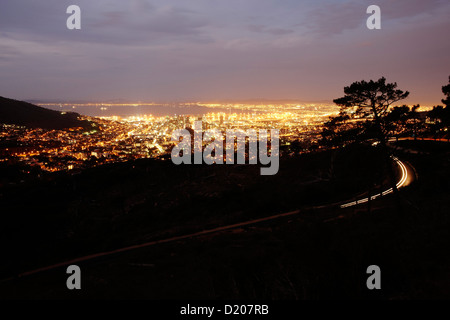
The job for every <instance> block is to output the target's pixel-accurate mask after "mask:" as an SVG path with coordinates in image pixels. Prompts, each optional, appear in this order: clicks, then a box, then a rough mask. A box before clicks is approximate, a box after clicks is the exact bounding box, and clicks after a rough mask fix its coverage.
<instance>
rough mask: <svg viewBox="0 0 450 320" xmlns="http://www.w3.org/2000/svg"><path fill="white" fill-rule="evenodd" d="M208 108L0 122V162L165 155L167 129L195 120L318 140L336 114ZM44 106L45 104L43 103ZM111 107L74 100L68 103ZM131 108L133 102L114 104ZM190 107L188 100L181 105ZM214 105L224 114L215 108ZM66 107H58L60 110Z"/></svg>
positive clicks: (47, 163) (76, 165)
mask: <svg viewBox="0 0 450 320" xmlns="http://www.w3.org/2000/svg"><path fill="white" fill-rule="evenodd" d="M195 105H201V106H203V107H207V108H208V109H210V112H208V113H206V114H203V115H189V114H184V115H172V116H159V117H156V116H153V115H151V114H143V115H142V114H141V115H133V116H128V117H121V116H114V115H113V116H102V117H90V116H80V119H81V120H87V121H90V122H92V123H93V124H94V127H95V128H96V129H92V130H91V131H85V130H84V129H83V128H71V129H69V130H46V129H41V128H36V129H32V128H26V127H21V126H17V125H7V124H3V125H2V127H1V133H0V134H1V136H0V137H1V139H2V140H3V141H5V142H6V143H7V144H8V145H9V147H7V148H4V149H2V153H3V154H2V158H1V161H2V162H18V163H22V164H26V165H30V166H37V167H39V168H40V169H41V170H43V171H51V172H53V171H61V170H75V169H83V168H87V167H91V166H97V165H100V164H105V163H113V162H123V161H127V160H133V159H139V158H164V156H165V155H167V154H169V153H170V150H171V149H172V147H173V146H174V143H175V142H173V141H171V136H172V132H173V131H174V130H176V129H180V128H181V129H183V128H192V127H193V123H194V121H195V120H202V121H203V126H204V128H203V129H204V130H206V129H214V128H215V129H219V130H220V131H222V132H225V131H226V130H227V129H241V130H247V129H260V128H261V129H278V130H280V141H281V145H282V146H283V145H284V146H289V145H290V143H292V142H293V141H301V142H303V143H307V144H314V143H317V141H318V139H319V135H320V132H321V130H322V124H323V123H324V121H326V120H327V119H328V118H329V117H330V116H332V115H335V114H336V113H337V108H336V107H335V106H326V105H320V106H318V105H315V104H312V105H302V106H300V105H246V104H233V105H230V104H223V105H222V104H195ZM44 106H47V105H44ZM92 106H100V108H101V109H100V110H107V108H108V107H111V105H104V104H82V105H81V104H78V105H76V106H75V105H72V104H70V105H67V106H64V108H71V107H78V108H79V107H92ZM115 106H116V107H117V106H120V107H123V108H133V107H134V106H136V105H130V104H128V105H122V104H120V105H115ZM184 107H185V108H186V109H187V110H189V107H190V104H184ZM215 108H220V109H221V110H223V109H227V110H229V112H214V111H215ZM65 112H66V111H61V113H65Z"/></svg>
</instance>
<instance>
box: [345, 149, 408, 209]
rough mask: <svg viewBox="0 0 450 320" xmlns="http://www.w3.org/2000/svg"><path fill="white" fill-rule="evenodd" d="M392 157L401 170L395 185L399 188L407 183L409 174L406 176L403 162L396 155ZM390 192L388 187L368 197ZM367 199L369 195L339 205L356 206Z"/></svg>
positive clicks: (406, 172) (372, 198) (391, 189)
mask: <svg viewBox="0 0 450 320" xmlns="http://www.w3.org/2000/svg"><path fill="white" fill-rule="evenodd" d="M392 159H393V160H394V161H395V162H396V163H397V165H398V166H399V167H400V170H401V172H402V176H401V178H400V181H399V182H397V185H396V186H397V189H400V188H401V187H403V186H405V185H406V183H407V181H408V178H409V176H408V170H407V168H406V166H405V164H404V163H403V162H401V161H400V160H399V159H398V158H397V157H394V156H393V157H392ZM392 192H394V190H393V188H389V189H387V190H385V191H383V192H381V193H379V194H376V195H373V196H371V197H370V200H374V199H377V198H379V197H382V196H385V195H388V194H390V193H392ZM368 201H369V197H367V198H363V199H360V200H355V201H351V202H348V203H345V204H342V205H341V208H348V207H352V206H356V205H358V204H361V203H366V202H368Z"/></svg>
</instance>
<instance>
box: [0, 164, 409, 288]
mask: <svg viewBox="0 0 450 320" xmlns="http://www.w3.org/2000/svg"><path fill="white" fill-rule="evenodd" d="M392 158H393V160H394V161H395V162H396V163H397V165H398V166H399V168H400V170H401V177H400V180H399V181H398V183H397V188H398V189H400V188H402V187H405V186H407V185H409V184H410V183H411V182H413V181H414V179H415V176H416V175H415V173H414V168H413V167H412V166H411V165H409V164H405V163H403V162H402V161H401V160H400V159H398V158H396V157H392ZM392 192H393V189H392V188H390V189H387V190H385V191H383V192H381V193H379V194H376V195H373V196H372V197H371V199H376V198H379V197H381V196H385V195H388V194H390V193H392ZM368 201H369V198H368V197H367V198H362V199H358V200H354V201H349V202H345V203H343V204H342V202H340V203H333V204H327V205H322V206H314V207H311V209H318V208H327V207H330V208H331V207H336V206H339V207H340V208H348V207H351V206H356V205H359V204H363V203H366V202H368ZM303 210H304V209H303ZM303 210H300V209H299V210H294V211H291V212H286V213H281V214H276V215H272V216H269V217H264V218H259V219H254V220H249V221H245V222H240V223H235V224H231V225H227V226H221V227H217V228H213V229H208V230H203V231H199V232H195V233H191V234H187V235H181V236H175V237H171V238H166V239H162V240H155V241H150V242H146V243H141V244H136V245H133V246H129V247H124V248H120V249H116V250H111V251H105V252H99V253H95V254H90V255H86V256H83V257H79V258H76V259H72V260H68V261H64V262H61V263H57V264H53V265H50V266H46V267H42V268H39V269H35V270H31V271H27V272H23V273H21V274H18V275H17V276H16V277H19V278H21V277H25V276H29V275H33V274H36V273H40V272H43V271H48V270H52V269H56V268H60V267H64V266H68V265H72V264H77V263H80V262H84V261H87V260H92V259H95V258H100V257H105V256H111V255H115V254H118V253H122V252H127V251H131V250H135V249H140V248H145V247H150V246H154V245H157V244H162V243H168V242H174V241H179V240H184V239H189V238H194V237H198V236H203V235H208V234H213V233H217V232H221V231H226V230H230V229H236V228H240V227H244V226H248V225H253V224H257V223H260V222H265V221H270V220H275V219H279V218H282V217H288V216H293V215H296V214H299V213H301V212H303ZM16 277H10V278H7V279H3V280H0V282H4V281H9V280H12V279H14V278H16Z"/></svg>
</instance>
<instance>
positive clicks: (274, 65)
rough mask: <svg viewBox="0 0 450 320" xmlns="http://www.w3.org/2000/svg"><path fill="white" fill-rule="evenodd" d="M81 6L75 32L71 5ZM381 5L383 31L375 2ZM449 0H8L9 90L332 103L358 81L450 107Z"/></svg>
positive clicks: (0, 51)
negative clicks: (383, 81) (447, 100)
mask: <svg viewBox="0 0 450 320" xmlns="http://www.w3.org/2000/svg"><path fill="white" fill-rule="evenodd" d="M71 4H76V5H78V6H80V8H81V30H68V29H67V28H66V20H67V18H68V17H69V14H67V13H66V8H67V7H68V6H69V5H71ZM371 4H376V5H378V6H380V8H381V27H382V29H381V30H369V29H367V27H366V20H367V18H368V17H369V15H368V14H367V13H366V9H367V7H368V6H369V5H371ZM449 17H450V2H449V1H448V0H442V1H441V0H424V1H420V0H395V1H393V0H376V1H372V0H370V1H346V0H340V1H337V0H320V1H317V0H314V1H312V0H311V1H299V0H183V1H181V0H180V1H174V0H152V1H144V0H134V1H118V0H116V1H112V0H110V1H108V0H95V1H88V0H70V1H62V0H45V1H31V0H2V1H1V2H0V95H1V96H5V97H10V98H15V99H21V100H29V99H42V100H44V99H45V100H52V99H64V100H71V99H72V100H103V101H106V100H110V99H126V100H131V101H139V100H145V101H173V100H203V101H208V100H224V99H235V100H239V99H241V100H243V99H299V100H302V101H321V100H332V99H334V98H338V97H340V96H342V95H343V87H344V86H346V85H349V84H350V83H351V82H353V81H357V80H363V79H364V80H370V79H374V80H376V79H378V78H379V77H381V76H385V77H386V78H387V81H388V82H397V83H398V85H399V88H400V89H402V90H409V91H410V92H411V94H410V97H409V98H408V99H407V100H405V103H410V104H412V103H421V104H429V105H434V104H439V103H440V99H441V98H442V97H443V94H442V92H441V87H442V85H444V84H446V83H448V76H449V75H450V41H449V40H448V39H449V32H450V21H449Z"/></svg>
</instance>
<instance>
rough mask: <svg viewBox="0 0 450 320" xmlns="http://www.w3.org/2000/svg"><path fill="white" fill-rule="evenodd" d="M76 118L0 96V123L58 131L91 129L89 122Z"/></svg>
mask: <svg viewBox="0 0 450 320" xmlns="http://www.w3.org/2000/svg"><path fill="white" fill-rule="evenodd" d="M78 116H79V114H77V113H72V112H69V113H66V114H61V112H58V111H54V110H49V109H45V108H42V107H38V106H36V105H34V104H31V103H28V102H24V101H18V100H13V99H8V98H4V97H1V96H0V123H4V124H16V125H20V126H26V127H30V128H44V129H60V130H61V129H66V128H74V127H83V128H85V129H89V128H91V123H90V122H88V121H81V120H78Z"/></svg>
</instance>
